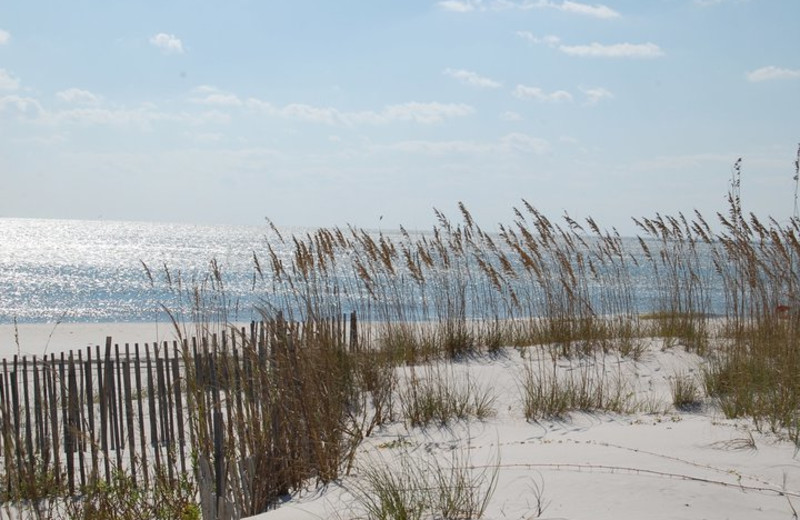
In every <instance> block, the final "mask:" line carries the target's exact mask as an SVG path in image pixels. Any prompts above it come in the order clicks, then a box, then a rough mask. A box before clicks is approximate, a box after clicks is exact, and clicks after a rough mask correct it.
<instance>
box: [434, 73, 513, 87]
mask: <svg viewBox="0 0 800 520" xmlns="http://www.w3.org/2000/svg"><path fill="white" fill-rule="evenodd" d="M443 74H445V75H447V76H450V77H451V78H455V79H457V80H459V81H460V82H462V83H464V84H467V85H472V86H473V87H479V88H500V87H502V86H503V84H502V83H500V82H499V81H495V80H493V79H490V78H487V77H484V76H480V75H478V74H477V73H475V72H472V71H469V70H463V69H444V71H443Z"/></svg>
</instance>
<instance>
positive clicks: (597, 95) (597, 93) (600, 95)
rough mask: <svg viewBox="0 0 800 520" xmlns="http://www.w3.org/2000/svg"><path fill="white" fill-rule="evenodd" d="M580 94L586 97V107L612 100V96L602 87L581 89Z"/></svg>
mask: <svg viewBox="0 0 800 520" xmlns="http://www.w3.org/2000/svg"><path fill="white" fill-rule="evenodd" d="M581 92H583V93H584V94H585V95H586V104H587V105H596V104H597V103H599V102H600V101H602V100H604V99H612V98H613V97H614V94H612V93H611V92H610V91H609V90H608V89H605V88H603V87H595V88H582V89H581Z"/></svg>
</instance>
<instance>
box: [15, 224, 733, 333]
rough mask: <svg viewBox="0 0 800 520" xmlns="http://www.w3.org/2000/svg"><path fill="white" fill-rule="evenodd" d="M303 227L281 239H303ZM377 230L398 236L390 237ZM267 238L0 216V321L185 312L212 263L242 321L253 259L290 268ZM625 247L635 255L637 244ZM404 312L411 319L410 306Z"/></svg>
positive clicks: (143, 317)
mask: <svg viewBox="0 0 800 520" xmlns="http://www.w3.org/2000/svg"><path fill="white" fill-rule="evenodd" d="M307 231H308V230H302V229H296V230H286V232H285V233H284V232H283V231H282V233H284V234H286V235H291V234H292V233H295V234H299V235H300V236H302V235H304V234H305V233H306V232H307ZM383 234H384V236H388V237H389V238H392V239H394V238H397V239H401V235H400V233H399V232H386V231H384V232H383ZM275 236H276V235H275V233H274V231H273V230H271V229H270V228H269V226H268V225H267V223H266V222H265V223H264V225H263V226H207V225H191V224H164V223H151V222H115V221H78V220H45V219H15V218H5V219H0V323H6V324H7V323H12V322H14V321H16V322H17V323H53V322H57V321H61V322H101V323H102V322H147V321H163V320H165V319H167V315H166V313H165V309H170V310H176V309H179V308H181V307H182V306H184V307H185V306H186V304H187V297H186V295H187V294H188V293H187V289H191V288H192V287H196V286H202V285H203V284H204V283H206V282H207V281H208V277H209V275H210V273H211V263H212V261H214V262H216V264H217V265H218V266H219V268H220V270H221V272H222V275H223V280H224V289H225V296H226V298H227V301H228V305H229V306H230V307H231V308H232V309H233V310H234V311H235V316H231V318H235V319H236V320H240V321H249V320H251V319H255V318H258V316H259V314H258V312H257V311H256V308H257V307H259V306H261V307H263V306H264V305H265V304H267V303H268V302H270V301H271V298H272V297H273V296H275V295H274V294H272V286H271V285H270V283H269V281H268V280H267V281H265V280H264V279H263V278H262V277H261V276H260V275H258V274H257V273H256V266H255V262H254V259H253V258H254V254H255V255H256V256H257V257H259V258H260V261H261V262H262V264H263V263H265V262H266V261H267V259H268V258H269V255H268V252H267V243H268V241H270V243H271V244H272V245H273V247H275V248H276V252H277V254H278V256H279V257H281V258H282V259H284V260H285V261H286V262H287V264H288V263H289V262H290V255H291V251H290V250H289V246H288V245H276V244H277V241H275V240H274V239H275ZM627 243H628V244H629V245H630V247H631V250H638V245H637V244H638V243H637V241H636V240H634V239H630V240H628V241H627ZM281 248H282V249H281ZM637 254H639V255H641V251H639V252H638V253H637ZM145 266H146V267H145ZM708 269H709V270H711V266H710V261H709V267H708ZM266 270H268V269H266ZM177 280H180V290H176V286H177ZM169 282H171V284H170V283H169ZM521 283H524V282H521ZM629 283H630V287H629V289H630V290H631V293H632V294H633V296H634V297H635V298H636V303H635V305H636V306H637V307H639V308H640V309H641V310H642V311H648V310H652V309H653V306H654V302H655V300H656V299H657V298H658V287H657V285H658V284H657V280H655V279H654V276H653V274H652V273H651V271H650V270H649V269H646V268H637V269H632V270H631V279H630V280H629ZM351 286H352V285H351ZM412 286H413V285H409V284H406V285H404V287H412ZM387 294H388V293H387ZM406 296H407V297H406ZM338 297H339V298H341V299H342V301H343V305H342V310H343V311H345V312H348V311H349V309H348V308H347V307H348V305H347V304H348V301H347V298H351V297H352V298H358V299H360V300H361V308H363V307H364V306H363V298H364V297H365V294H364V292H363V291H361V292H359V291H357V290H355V291H353V293H352V294H351V295H350V296H347V295H345V296H342V295H341V294H339V295H338ZM710 297H711V299H712V300H713V302H712V304H713V305H712V307H713V308H714V309H715V310H721V309H720V306H721V300H722V293H721V289H720V288H718V287H717V288H712V290H711V291H710ZM397 298H398V301H400V300H402V302H401V304H402V305H406V306H410V307H413V306H414V305H415V302H416V301H419V295H413V294H409V295H403V294H399V295H397ZM278 300H279V301H280V298H278ZM284 301H285V300H284ZM353 306H356V304H355V303H354V305H353ZM408 314H409V315H411V316H419V315H420V314H419V313H415V312H413V309H412V312H409V313H408Z"/></svg>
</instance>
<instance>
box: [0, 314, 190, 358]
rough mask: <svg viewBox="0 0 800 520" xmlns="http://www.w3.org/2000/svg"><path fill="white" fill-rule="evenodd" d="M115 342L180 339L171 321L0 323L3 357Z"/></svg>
mask: <svg viewBox="0 0 800 520" xmlns="http://www.w3.org/2000/svg"><path fill="white" fill-rule="evenodd" d="M109 336H110V337H111V339H112V342H113V343H114V344H119V345H124V344H126V343H128V344H130V345H134V344H135V343H139V344H140V345H143V344H144V343H151V344H152V343H155V342H158V343H161V342H164V341H173V340H176V339H178V334H177V331H176V330H175V326H174V325H173V324H172V323H167V322H136V323H124V322H110V323H71V322H70V323H64V322H62V323H19V324H16V325H14V324H0V358H11V357H13V356H14V355H19V356H40V357H41V356H44V355H50V354H53V353H56V354H58V353H61V352H69V351H70V350H78V349H84V348H86V347H92V348H94V347H95V346H97V345H100V346H103V345H105V342H106V338H107V337H109Z"/></svg>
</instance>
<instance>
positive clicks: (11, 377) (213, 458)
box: [0, 313, 358, 507]
mask: <svg viewBox="0 0 800 520" xmlns="http://www.w3.org/2000/svg"><path fill="white" fill-rule="evenodd" d="M287 331H288V333H289V335H291V336H296V337H302V336H303V335H308V334H325V335H327V336H328V337H329V339H330V344H332V345H336V346H338V347H340V348H350V349H353V348H356V347H357V341H358V330H357V323H356V316H355V314H354V313H353V314H351V315H349V316H338V317H335V318H333V319H329V320H317V321H314V322H309V323H287V322H285V321H284V320H283V319H282V318H280V317H278V318H277V319H276V320H274V321H270V322H253V323H251V324H250V327H249V328H247V327H245V328H238V329H233V328H231V329H227V330H223V331H220V332H219V333H215V334H205V335H199V336H194V337H190V338H183V339H181V340H175V341H171V342H163V343H141V344H140V343H133V344H129V343H126V344H124V345H119V344H114V343H113V339H112V338H110V337H109V338H106V342H105V345H104V346H103V347H101V346H100V345H97V346H95V347H94V348H91V347H87V348H86V349H85V350H77V351H70V352H66V353H60V354H50V355H49V356H45V357H37V356H33V357H31V358H28V357H25V356H22V357H18V356H14V358H13V359H10V360H9V359H4V360H2V369H1V371H0V454H2V459H1V460H0V468H1V469H0V471H2V473H0V475H2V476H3V477H4V478H3V480H0V485H2V486H4V487H5V489H0V494H4V495H5V497H6V499H10V498H15V497H20V494H21V490H23V489H24V488H25V484H26V481H27V479H36V480H37V481H40V479H42V478H45V479H49V480H52V482H51V483H52V484H53V485H54V486H56V487H57V488H58V489H60V490H63V491H66V492H68V493H69V494H70V495H78V494H80V493H81V489H83V487H84V486H86V485H87V484H88V483H90V482H92V481H93V480H94V479H105V480H106V481H109V482H110V481H111V479H112V478H113V477H114V474H115V472H117V471H122V472H124V473H125V474H126V475H128V476H129V477H130V478H131V479H132V480H133V483H134V484H135V485H136V486H143V487H144V488H149V487H150V486H151V485H153V484H154V482H153V481H154V478H155V476H161V477H163V476H166V478H169V479H170V481H172V480H173V479H177V478H181V477H188V478H191V479H195V478H198V475H197V467H196V464H194V462H196V460H197V459H193V456H195V457H198V458H201V459H203V461H204V464H206V465H207V466H208V468H209V469H210V471H211V474H210V475H208V476H209V477H210V478H213V479H214V482H215V488H216V490H215V491H216V496H217V497H221V496H222V495H224V493H225V490H224V486H225V483H224V479H225V476H224V472H225V460H224V458H225V454H224V453H223V450H222V445H223V438H224V437H225V436H226V435H231V436H232V435H233V434H234V432H233V431H232V428H233V427H234V421H233V420H232V417H231V414H232V413H235V410H236V407H239V408H240V409H241V406H242V399H243V396H244V397H245V398H246V397H247V395H248V393H249V394H251V395H250V397H251V401H252V400H254V399H257V395H256V391H255V389H254V388H253V377H252V373H253V371H254V369H258V367H255V366H254V365H255V364H261V365H262V367H261V368H263V367H264V365H266V364H267V363H269V359H270V352H271V349H272V347H273V344H274V343H275V342H276V341H277V338H279V337H281V336H284V337H285V336H286V334H287ZM189 387H193V389H194V390H195V391H187V390H189ZM197 389H202V391H200V392H198V391H196V390H197ZM198 396H200V397H199V398H198ZM226 399H227V400H226ZM190 423H191V424H190ZM201 438H203V439H207V440H208V439H210V440H212V443H211V445H210V448H207V447H205V446H204V445H205V444H209V443H207V442H206V443H202V442H200V441H201ZM208 451H210V453H208ZM240 456H246V454H244V453H241V454H240ZM3 491H4V492H5V493H3ZM21 498H26V497H24V496H22V497H21ZM215 507H216V506H215Z"/></svg>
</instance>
